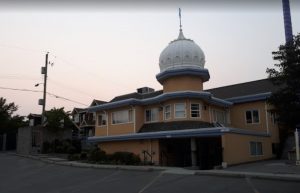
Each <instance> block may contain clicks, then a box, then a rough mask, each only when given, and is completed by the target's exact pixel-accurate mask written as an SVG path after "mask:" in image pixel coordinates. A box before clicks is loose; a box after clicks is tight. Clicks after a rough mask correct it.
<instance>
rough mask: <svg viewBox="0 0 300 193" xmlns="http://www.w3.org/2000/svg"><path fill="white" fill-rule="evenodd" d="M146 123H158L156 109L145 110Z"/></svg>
mask: <svg viewBox="0 0 300 193" xmlns="http://www.w3.org/2000/svg"><path fill="white" fill-rule="evenodd" d="M145 120H146V122H155V121H158V108H153V109H147V110H146V113H145Z"/></svg>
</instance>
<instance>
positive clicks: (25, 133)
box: [17, 127, 32, 154]
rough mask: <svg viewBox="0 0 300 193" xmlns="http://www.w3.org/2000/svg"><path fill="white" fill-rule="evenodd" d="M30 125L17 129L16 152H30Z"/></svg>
mask: <svg viewBox="0 0 300 193" xmlns="http://www.w3.org/2000/svg"><path fill="white" fill-rule="evenodd" d="M31 133H32V127H21V128H19V129H18V138H17V153H18V154H30V153H31V150H32V145H31V143H32V135H31Z"/></svg>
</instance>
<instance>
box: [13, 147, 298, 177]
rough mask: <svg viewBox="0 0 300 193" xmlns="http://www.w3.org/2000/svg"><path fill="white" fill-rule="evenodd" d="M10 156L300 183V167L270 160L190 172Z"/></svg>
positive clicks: (52, 160) (53, 160)
mask: <svg viewBox="0 0 300 193" xmlns="http://www.w3.org/2000/svg"><path fill="white" fill-rule="evenodd" d="M8 154H9V155H14V156H21V157H25V158H30V159H35V160H40V161H43V162H46V163H51V164H57V165H64V166H73V167H83V168H97V169H120V170H135V171H161V172H162V173H165V174H182V175H201V176H208V175H209V176H222V177H237V178H259V179H267V180H281V181H299V182H300V166H296V165H294V164H288V163H287V161H286V160H269V161H260V162H255V163H249V164H241V165H238V166H232V167H229V168H226V169H221V170H190V169H184V168H179V167H161V166H128V165H102V164H90V163H84V162H78V161H68V160H67V159H65V158H59V157H53V155H45V154H37V155H19V154H16V153H8Z"/></svg>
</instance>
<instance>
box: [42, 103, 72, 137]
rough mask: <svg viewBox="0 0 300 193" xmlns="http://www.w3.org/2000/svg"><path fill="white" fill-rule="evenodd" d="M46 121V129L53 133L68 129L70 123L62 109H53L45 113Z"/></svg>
mask: <svg viewBox="0 0 300 193" xmlns="http://www.w3.org/2000/svg"><path fill="white" fill-rule="evenodd" d="M45 116H46V119H47V125H46V127H47V128H48V129H49V131H52V132H53V133H58V132H60V131H63V130H64V129H65V128H70V126H71V125H72V121H71V120H70V118H69V117H68V115H67V113H66V112H65V111H64V108H63V107H62V108H58V109H57V108H53V109H51V110H50V111H46V113H45Z"/></svg>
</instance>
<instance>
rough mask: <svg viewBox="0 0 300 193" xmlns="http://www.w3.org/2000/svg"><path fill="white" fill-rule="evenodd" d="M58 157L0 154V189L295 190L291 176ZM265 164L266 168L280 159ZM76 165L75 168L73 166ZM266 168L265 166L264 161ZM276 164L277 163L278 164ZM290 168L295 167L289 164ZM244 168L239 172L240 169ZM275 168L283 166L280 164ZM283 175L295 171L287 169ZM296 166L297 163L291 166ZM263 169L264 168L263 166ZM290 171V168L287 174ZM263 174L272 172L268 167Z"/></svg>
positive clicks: (11, 192) (140, 192) (9, 192)
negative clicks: (100, 164)
mask: <svg viewBox="0 0 300 193" xmlns="http://www.w3.org/2000/svg"><path fill="white" fill-rule="evenodd" d="M66 163H70V162H67V161H66V160H64V159H58V158H51V157H47V156H44V157H43V158H38V157H36V156H35V158H32V157H31V159H30V158H28V157H20V156H16V155H13V154H7V153H0V193H19V192H22V193H23V192H24V193H27V192H28V193H35V192H39V193H40V192H43V193H64V192H74V193H75V192H76V193H77V192H78V193H80V192H84V193H89V192H91V193H94V192H101V193H102V192H103V193H106V192H114V193H115V192H116V193H118V192H122V193H123V192H125V193H126V192H128V193H135V192H136V193H154V192H162V193H171V192H172V193H177V192H178V193H179V192H184V193H187V192H190V193H194V192H195V193H196V192H197V193H199V192H200V193H201V192H203V193H213V192H214V193H217V192H220V193H221V192H222V193H235V192H236V193H244V192H245V193H248V192H249V193H299V192H300V181H297V178H295V179H293V178H292V179H291V180H287V179H284V180H280V179H271V178H255V177H251V176H247V175H244V176H229V175H205V174H204V173H201V174H198V173H197V172H201V171H192V170H185V169H182V168H163V167H143V166H132V167H126V166H124V167H120V166H109V167H106V168H105V167H102V168H101V167H91V166H90V165H81V166H80V165H76V163H75V162H71V163H73V166H71V165H70V164H69V165H67V164H66ZM257 164H258V165H257V166H256V167H255V166H253V167H252V170H251V171H250V169H251V167H250V166H247V165H244V166H243V165H240V166H235V167H241V169H239V170H238V169H237V168H235V167H232V168H228V169H227V170H221V171H220V172H246V173H247V172H252V173H257V172H258V171H253V168H256V169H257V168H258V169H259V167H260V164H259V163H257ZM261 164H271V166H269V167H275V168H277V166H278V165H279V166H280V167H283V164H282V163H281V165H280V163H277V165H276V164H274V163H273V165H272V163H271V162H270V163H269V162H267V163H263V162H262V163H261ZM78 166H80V167H78ZM264 167H266V165H265V166H264ZM280 167H279V168H280ZM295 167H296V166H295ZM242 169H243V170H245V171H241V170H242ZM280 171H281V172H284V169H282V168H281V170H280ZM286 171H287V172H288V173H284V174H283V175H294V177H295V176H299V175H298V173H297V172H294V170H293V169H291V168H290V170H286ZM296 171H298V168H297V167H296ZM264 172H266V170H264ZM293 172H294V173H293ZM268 174H272V173H271V172H269V173H268Z"/></svg>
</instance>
